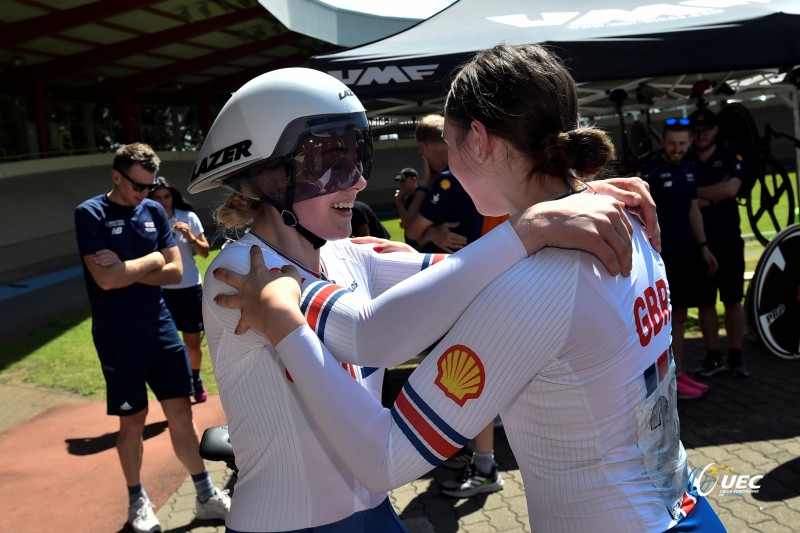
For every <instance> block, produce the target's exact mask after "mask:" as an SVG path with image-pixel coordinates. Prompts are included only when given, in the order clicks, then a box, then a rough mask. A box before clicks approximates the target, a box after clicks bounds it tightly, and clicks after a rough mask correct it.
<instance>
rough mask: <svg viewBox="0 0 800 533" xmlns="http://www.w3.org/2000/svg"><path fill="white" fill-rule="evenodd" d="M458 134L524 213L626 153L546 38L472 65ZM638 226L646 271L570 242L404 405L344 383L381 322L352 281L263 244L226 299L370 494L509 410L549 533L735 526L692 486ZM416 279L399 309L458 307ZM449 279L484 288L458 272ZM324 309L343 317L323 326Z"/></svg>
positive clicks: (443, 353)
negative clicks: (269, 253) (363, 307)
mask: <svg viewBox="0 0 800 533" xmlns="http://www.w3.org/2000/svg"><path fill="white" fill-rule="evenodd" d="M444 138H445V140H446V142H447V143H448V150H449V153H448V158H449V162H450V168H451V169H452V171H453V173H454V174H455V175H457V176H458V177H459V180H460V181H461V183H462V184H463V186H464V188H465V189H466V190H467V192H469V194H470V196H471V197H472V198H473V199H474V201H475V204H476V207H477V208H478V210H479V211H480V212H481V213H482V214H484V215H500V214H503V213H511V214H512V217H513V216H514V214H516V213H519V212H520V211H521V210H522V209H525V208H526V206H529V205H531V204H534V205H544V204H552V205H556V206H561V205H562V204H564V203H565V202H568V201H569V200H570V199H573V198H575V197H581V196H587V195H586V194H573V193H580V192H584V191H586V190H587V186H586V185H585V184H584V183H583V179H584V178H590V177H592V176H594V175H596V174H597V173H598V171H600V170H601V169H602V168H603V166H604V165H605V163H606V162H607V161H608V160H609V159H610V158H611V157H613V153H614V151H613V146H612V145H611V143H610V140H609V139H608V137H607V136H606V134H605V133H604V132H602V131H601V130H598V129H595V128H592V127H586V126H583V125H581V123H580V120H579V116H578V98H577V92H576V89H575V84H574V81H573V79H572V77H571V76H570V74H569V73H568V71H567V70H566V68H565V67H564V66H563V64H562V63H561V62H560V61H559V60H558V59H557V58H556V57H555V56H554V55H551V54H550V53H548V52H547V51H546V50H545V49H544V48H542V47H540V46H537V45H520V46H509V45H498V46H495V47H493V48H491V49H488V50H485V51H483V52H480V53H478V54H477V55H476V57H475V58H474V59H473V60H472V61H470V62H469V63H467V64H466V65H465V66H464V67H463V68H462V69H461V71H460V72H459V73H458V74H457V75H456V77H455V79H454V81H453V83H452V85H451V88H450V91H449V93H448V96H447V100H446V104H445V129H444ZM554 199H558V201H556V202H551V201H549V200H554ZM634 225H635V230H634V233H633V248H634V255H633V263H632V264H633V267H632V268H633V270H632V273H631V275H630V276H629V277H622V276H614V275H609V273H607V272H606V271H605V269H604V268H603V267H602V265H600V264H599V263H598V261H597V259H596V258H595V257H593V256H591V255H589V254H586V253H580V252H576V251H571V250H562V249H554V248H548V249H545V250H542V251H540V252H537V253H536V254H534V255H533V256H531V257H529V258H526V259H524V260H522V261H520V262H519V263H517V264H516V265H514V266H513V267H512V268H510V269H508V270H507V271H506V272H504V273H503V274H501V275H500V277H498V278H497V279H496V280H495V281H494V282H493V283H491V284H490V285H489V286H488V287H487V288H486V289H485V290H483V291H482V292H481V293H480V295H479V296H478V297H477V298H476V299H475V300H474V301H473V302H472V303H471V304H470V305H469V307H468V308H467V309H466V311H465V312H464V313H463V314H462V315H461V317H460V318H459V319H458V320H457V322H456V323H455V325H454V326H453V327H452V328H451V329H450V331H449V332H448V333H447V335H445V337H444V338H443V339H442V341H441V342H440V343H439V344H438V345H437V346H436V348H435V349H434V350H433V351H432V352H431V353H430V354H429V355H428V356H427V357H426V358H425V360H424V361H423V362H422V363H421V365H420V366H419V368H418V369H417V370H416V371H415V372H414V373H413V374H412V375H411V377H410V378H409V380H408V382H407V383H406V384H405V386H404V387H403V390H402V392H401V393H400V395H399V396H398V399H397V401H396V403H395V405H394V407H393V408H392V409H385V408H383V407H382V406H381V405H380V403H379V402H378V401H376V400H374V399H373V398H371V397H369V395H368V394H365V393H364V391H363V389H361V388H360V387H356V386H354V385H353V384H352V383H351V382H350V381H351V380H348V379H344V377H343V376H342V373H341V372H338V371H337V370H336V368H335V366H336V365H337V364H338V363H337V362H336V360H335V359H333V357H332V356H331V354H330V353H329V352H328V349H332V350H335V352H336V355H337V358H338V359H339V360H340V361H345V362H347V361H350V360H351V358H352V357H353V354H355V355H356V356H360V355H362V352H361V351H360V350H359V349H358V344H359V341H358V339H360V338H361V337H364V336H369V334H370V333H371V331H370V326H369V325H366V326H363V327H362V326H361V325H359V326H357V327H353V331H352V334H350V335H348V334H347V332H346V331H345V330H346V326H347V325H348V324H352V323H353V322H354V321H353V320H350V321H348V320H347V319H345V318H342V317H345V316H346V315H347V314H348V312H349V311H348V309H345V308H337V306H338V304H339V301H340V300H341V299H342V298H344V297H345V296H346V295H345V294H343V293H342V290H344V289H343V288H341V287H337V286H336V285H335V284H331V283H326V282H323V281H315V282H313V283H311V284H303V285H302V286H298V284H297V283H296V281H295V279H293V278H292V277H290V276H287V275H284V274H280V273H274V272H269V271H267V269H265V268H264V266H263V264H262V260H261V257H260V255H259V254H257V253H255V251H254V252H251V266H250V274H249V275H248V276H241V275H237V274H234V273H233V272H230V271H224V270H220V271H218V272H217V273H216V274H215V275H216V276H217V277H219V278H220V279H223V280H226V281H227V282H229V284H231V285H233V286H234V287H235V288H237V289H239V291H240V295H236V296H234V295H229V296H219V297H218V302H219V304H220V305H224V306H225V307H233V308H236V309H240V308H241V309H242V316H241V321H240V323H239V325H238V326H237V331H239V333H240V334H243V335H247V334H250V333H251V330H250V326H254V327H256V328H258V329H259V330H260V331H262V332H264V333H265V334H266V336H267V338H268V339H269V341H270V342H271V343H272V345H273V346H274V347H275V348H274V353H275V354H276V355H277V356H278V357H279V358H280V361H281V362H282V363H283V364H284V365H285V367H286V369H287V372H289V374H291V375H292V376H294V377H295V381H294V385H295V388H296V390H297V393H298V394H299V396H300V397H301V398H302V400H303V403H304V405H305V407H306V408H307V409H308V411H309V413H310V415H311V416H312V417H313V420H314V421H316V423H317V426H318V427H319V429H320V430H321V431H322V432H323V434H324V437H325V439H326V441H327V442H328V443H329V444H330V446H331V448H332V449H333V450H335V452H336V454H337V455H338V457H339V458H341V460H342V461H343V462H344V463H345V464H346V465H347V466H348V467H349V468H350V469H351V470H352V471H353V472H354V473H355V474H356V475H357V476H358V479H359V480H360V481H361V482H362V483H364V485H365V486H367V487H369V488H370V489H371V490H376V491H377V490H388V489H391V488H393V487H396V486H399V485H402V484H404V483H407V482H408V481H411V480H413V479H416V478H417V477H418V476H420V475H422V474H424V473H425V472H426V471H428V470H429V469H431V468H433V467H434V466H436V465H437V464H439V463H440V462H441V461H443V460H444V459H445V458H447V457H448V456H449V455H451V454H452V453H454V452H455V451H456V450H458V449H459V448H460V447H461V446H463V445H464V444H465V443H466V442H467V441H468V440H469V439H470V438H471V437H473V436H474V435H475V434H476V433H478V432H479V431H480V430H481V429H482V428H483V427H485V425H486V424H487V423H488V422H489V421H491V420H492V419H493V417H494V416H495V415H496V414H497V413H498V412H499V413H500V414H501V416H502V418H503V422H504V426H505V430H506V433H507V435H508V438H509V443H510V444H511V447H512V450H513V452H514V456H515V458H516V459H517V462H518V464H519V466H520V470H521V471H522V475H523V479H524V482H525V488H526V495H527V501H528V508H529V514H530V520H531V529H532V530H533V531H536V532H565V531H570V532H578V531H586V532H595V531H634V532H644V531H653V532H655V531H665V530H668V529H671V530H672V531H703V532H707V531H713V532H718V531H724V527H723V526H722V524H721V522H720V521H719V519H718V517H717V516H716V514H715V513H714V511H713V509H711V507H710V505H709V504H708V502H707V501H706V500H705V498H704V497H702V496H701V495H699V494H698V491H697V490H696V489H695V487H694V486H693V483H692V482H691V480H690V479H689V472H688V468H687V458H686V452H685V451H684V449H683V446H682V444H681V441H680V435H679V424H678V415H677V409H676V393H675V365H674V361H673V360H672V357H671V350H670V342H671V335H670V334H671V307H670V303H669V289H668V285H667V283H666V274H665V271H664V265H663V262H662V261H661V258H660V257H659V255H658V253H657V252H656V251H655V250H654V249H653V248H652V247H651V246H650V245H649V244H648V242H647V238H646V236H645V234H644V231H643V229H642V228H641V227H640V226H639V225H638V222H637V223H634ZM471 246H472V245H470V246H468V247H467V249H469V248H470V247H471ZM493 260H494V258H493V257H486V258H484V259H483V261H482V263H481V264H482V265H483V266H484V267H488V266H489V265H490V264H491V263H492V262H493ZM284 270H285V271H286V272H288V273H291V274H292V275H293V276H294V277H295V278H296V277H297V272H296V271H295V269H293V268H292V267H285V269H284ZM276 278H277V279H276ZM416 279H417V278H416V277H415V278H412V279H411V280H408V281H407V282H406V283H404V284H401V285H399V286H398V287H400V286H405V292H404V294H403V296H404V300H403V301H400V302H399V303H398V305H397V307H396V308H395V312H396V313H397V314H396V315H395V317H396V318H397V319H398V320H400V319H403V320H405V319H406V317H409V316H413V315H414V314H415V313H417V314H429V313H430V314H434V315H436V314H438V313H446V312H447V310H448V307H449V305H448V304H449V302H448V301H447V300H442V299H436V298H430V297H429V295H428V294H427V288H426V287H423V286H417V285H416V284H415V282H416ZM272 280H275V281H272ZM444 283H446V284H449V285H454V286H455V288H456V289H457V288H460V289H462V290H467V289H468V287H467V286H465V285H459V284H460V283H461V282H460V280H457V279H447V280H445V281H444ZM230 292H231V291H230V290H229V289H228V290H225V293H227V294H230ZM320 294H322V295H323V296H317V295H320ZM384 296H386V295H384ZM298 298H300V302H301V305H302V309H303V310H304V311H305V315H304V314H303V313H302V312H301V311H300V309H298V304H297V302H298ZM309 300H315V301H317V305H316V306H315V305H313V304H312V305H309V303H308V302H309ZM319 309H324V310H326V312H327V313H328V316H327V318H326V319H325V321H324V323H323V321H322V319H321V318H320V313H319ZM350 314H352V315H353V316H357V315H355V314H353V313H352V312H351V313H350ZM331 317H334V318H333V319H332V318H331ZM332 320H335V321H336V324H337V325H338V326H339V327H338V330H339V331H338V334H337V340H336V342H329V341H328V340H325V345H322V344H321V343H320V339H318V337H317V336H318V335H319V333H320V332H319V328H320V325H323V326H325V327H327V324H329V323H330V322H331V321H332ZM307 322H308V323H307ZM409 330H411V331H420V330H418V329H414V328H413V327H404V328H403V331H404V332H407V331H409ZM348 344H349V345H350V346H348ZM364 363H367V364H368V363H369V358H367V359H365V360H364Z"/></svg>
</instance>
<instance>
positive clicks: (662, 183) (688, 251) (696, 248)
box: [641, 118, 717, 400]
mask: <svg viewBox="0 0 800 533" xmlns="http://www.w3.org/2000/svg"><path fill="white" fill-rule="evenodd" d="M691 142H692V138H691V134H690V132H689V120H688V119H686V118H669V119H667V120H666V121H665V123H664V131H663V134H662V136H661V146H662V149H661V151H660V152H659V153H658V155H656V157H655V158H654V159H653V160H652V161H650V162H649V163H647V164H646V165H645V166H644V167H642V170H641V176H642V177H643V178H644V179H645V181H647V182H648V183H649V184H650V191H651V192H652V194H653V198H654V199H655V200H656V206H657V207H658V218H659V221H660V224H661V227H662V228H663V230H662V231H663V237H662V245H661V247H662V250H661V256H662V257H663V258H664V264H665V265H666V268H667V278H668V279H669V286H670V292H669V298H670V303H671V304H672V320H673V322H672V351H673V353H674V355H675V365H676V368H677V372H678V374H677V377H678V381H677V384H678V398H680V399H683V400H694V399H697V398H700V397H702V396H703V395H704V394H705V393H706V392H708V386H706V385H704V384H702V383H699V382H697V381H695V380H693V379H691V378H690V377H689V376H688V375H687V374H685V373H684V372H683V346H684V331H685V324H686V315H687V313H688V310H689V307H698V306H707V305H708V302H707V301H703V300H701V299H700V298H699V294H700V289H701V287H702V286H703V284H705V283H706V282H707V280H708V279H709V278H710V277H711V276H713V275H714V273H715V272H716V269H717V260H716V258H715V257H714V254H713V253H712V252H711V249H710V248H709V246H708V242H707V240H706V234H705V230H704V227H703V216H702V215H701V214H700V208H699V205H698V201H697V181H696V180H697V168H696V167H695V166H694V164H693V163H692V162H691V161H689V160H688V159H686V153H687V151H688V150H689V146H690V145H691Z"/></svg>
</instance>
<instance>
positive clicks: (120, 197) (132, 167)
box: [75, 143, 230, 533]
mask: <svg viewBox="0 0 800 533" xmlns="http://www.w3.org/2000/svg"><path fill="white" fill-rule="evenodd" d="M159 163H160V160H159V158H158V156H157V155H156V154H155V152H153V150H152V148H150V146H148V145H146V144H141V143H134V144H129V145H125V146H123V147H121V148H119V149H118V150H117V151H116V153H115V154H114V162H113V166H112V171H111V180H112V182H113V186H112V188H111V191H110V192H108V193H107V194H101V195H99V196H95V197H94V198H90V199H88V200H86V201H85V202H83V203H82V204H80V205H79V206H78V207H77V208H76V209H75V230H76V233H77V238H78V249H79V250H80V253H81V256H82V257H83V273H84V279H85V281H86V289H87V292H88V293H89V303H90V304H91V309H92V337H93V339H94V345H95V348H96V349H97V354H98V356H99V358H100V364H101V366H102V369H103V377H105V380H106V392H107V399H106V400H107V410H108V414H109V415H113V416H118V417H119V433H118V435H117V452H118V453H119V460H120V464H121V465H122V473H123V475H124V476H125V482H126V483H127V485H128V495H129V501H130V507H129V511H128V522H129V523H130V524H131V527H133V530H134V531H136V532H148V533H149V532H152V531H156V530H159V531H160V529H159V528H160V525H159V523H158V518H156V515H155V512H154V511H153V506H152V504H151V503H150V499H149V498H148V497H147V492H146V491H145V490H144V488H143V487H142V484H141V477H140V474H141V467H142V453H143V448H144V445H143V440H142V434H143V432H144V426H145V422H146V418H147V407H148V400H147V386H148V385H149V386H150V388H151V389H152V390H153V392H154V393H155V395H156V398H158V400H159V402H160V403H161V407H162V409H163V410H164V414H165V415H166V417H167V422H168V424H169V433H170V438H171V440H172V447H173V449H174V451H175V455H177V457H178V459H179V460H180V461H181V463H183V465H184V466H185V467H186V469H187V470H188V471H189V473H190V474H191V475H192V480H193V481H194V485H195V488H196V489H197V500H196V505H195V510H196V514H197V517H198V518H200V519H210V518H216V519H223V518H225V516H226V515H227V513H228V510H229V508H230V498H229V497H228V495H227V491H225V492H223V491H220V490H219V489H218V488H216V487H215V486H214V485H213V484H212V483H211V478H210V477H209V475H208V472H207V471H206V467H205V464H204V463H203V459H202V458H201V457H200V454H199V441H198V438H197V430H196V428H195V426H194V423H193V421H192V409H191V403H190V401H189V396H190V395H191V393H192V380H191V373H190V372H189V360H188V358H187V355H186V347H185V345H184V344H183V342H182V341H181V339H180V337H179V336H178V330H177V329H176V328H175V323H174V322H173V321H172V316H171V315H170V313H169V311H168V310H167V308H166V306H165V305H164V300H163V299H162V297H161V286H162V285H168V284H171V283H177V282H179V281H180V279H181V275H182V272H183V270H182V265H181V256H180V252H179V251H178V248H177V246H176V244H175V239H174V238H173V236H172V227H171V226H170V224H169V219H168V218H167V214H166V212H165V211H164V209H163V208H162V207H161V205H159V204H158V203H156V202H154V201H152V200H149V199H148V198H147V193H148V192H149V191H150V190H152V189H153V188H154V187H155V178H156V173H157V172H158V167H159Z"/></svg>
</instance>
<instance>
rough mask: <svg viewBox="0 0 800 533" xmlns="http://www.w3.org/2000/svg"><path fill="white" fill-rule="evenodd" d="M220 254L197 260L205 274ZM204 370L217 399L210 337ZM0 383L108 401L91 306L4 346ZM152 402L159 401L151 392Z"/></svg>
mask: <svg viewBox="0 0 800 533" xmlns="http://www.w3.org/2000/svg"><path fill="white" fill-rule="evenodd" d="M218 252H219V251H218V250H212V252H211V254H209V257H208V258H207V259H198V261H197V263H198V266H199V267H200V269H201V272H205V269H206V267H207V266H208V264H209V263H210V262H211V260H212V259H213V258H214V257H215V256H216V254H217V253H218ZM201 371H202V375H203V382H204V383H205V385H206V389H208V392H209V394H216V393H217V383H216V381H215V380H214V373H213V369H212V367H211V360H210V358H209V357H208V346H207V345H206V342H205V338H204V339H203V365H202V369H201ZM0 383H29V384H34V385H38V386H41V387H46V388H48V389H55V390H61V391H66V392H72V393H75V394H80V395H82V396H86V397H88V398H96V399H100V398H104V397H105V381H104V380H103V374H102V372H101V370H100V363H99V361H98V359H97V352H95V349H94V343H93V342H92V319H91V316H90V311H89V306H88V305H87V306H84V307H81V308H79V309H76V310H74V311H70V312H69V313H66V314H64V315H62V316H60V317H58V318H57V319H55V320H53V321H52V322H50V323H48V324H46V325H44V326H41V327H40V328H37V329H36V330H34V331H31V332H30V333H28V334H26V335H23V336H22V337H20V338H18V339H15V340H13V341H9V342H5V343H2V344H0ZM151 398H154V396H152V393H151Z"/></svg>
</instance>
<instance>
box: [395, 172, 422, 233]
mask: <svg viewBox="0 0 800 533" xmlns="http://www.w3.org/2000/svg"><path fill="white" fill-rule="evenodd" d="M394 181H396V182H397V190H396V191H394V203H395V205H396V206H397V213H398V214H399V215H400V227H401V228H405V227H406V215H407V214H408V206H410V205H411V201H412V200H414V189H416V187H417V171H416V170H414V169H413V168H410V167H406V168H404V169H403V170H401V171H400V174H398V175H397V176H395V177H394Z"/></svg>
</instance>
